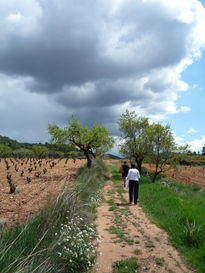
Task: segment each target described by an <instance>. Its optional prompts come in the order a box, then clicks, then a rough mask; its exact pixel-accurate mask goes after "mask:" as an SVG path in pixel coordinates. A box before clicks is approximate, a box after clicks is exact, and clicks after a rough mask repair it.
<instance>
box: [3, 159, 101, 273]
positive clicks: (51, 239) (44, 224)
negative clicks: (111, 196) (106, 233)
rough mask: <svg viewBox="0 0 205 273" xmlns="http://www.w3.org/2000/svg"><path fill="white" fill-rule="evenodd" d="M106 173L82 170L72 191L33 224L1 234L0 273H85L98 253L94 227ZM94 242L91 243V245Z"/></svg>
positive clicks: (95, 167)
mask: <svg viewBox="0 0 205 273" xmlns="http://www.w3.org/2000/svg"><path fill="white" fill-rule="evenodd" d="M105 176H106V169H105V166H104V164H103V163H102V162H100V161H97V160H96V161H95V162H94V164H93V166H92V168H91V169H89V170H88V169H87V168H82V169H80V171H79V175H78V178H77V181H76V184H75V187H74V189H73V190H72V191H71V190H69V189H68V190H67V191H65V192H63V193H61V194H60V195H59V196H58V198H57V199H55V200H53V201H51V202H50V203H49V204H48V205H47V206H46V207H45V208H44V209H43V210H42V211H41V212H40V213H39V214H38V215H37V216H36V217H35V218H34V219H33V220H31V221H29V222H28V223H26V224H24V225H21V226H17V227H16V228H15V229H14V230H6V229H1V230H0V272H4V273H13V272H15V273H20V272H22V273H33V272H38V273H41V272H42V273H45V272H51V273H54V272H55V273H56V272H66V273H73V272H75V273H78V272H79V273H82V272H88V271H89V269H90V268H91V267H92V265H93V263H94V260H95V256H96V252H97V235H96V229H95V226H94V225H93V220H94V218H95V211H96V208H97V206H98V205H99V202H100V199H101V195H102V188H103V185H104V181H105ZM93 242H94V243H93Z"/></svg>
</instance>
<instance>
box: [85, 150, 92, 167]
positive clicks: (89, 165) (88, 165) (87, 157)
mask: <svg viewBox="0 0 205 273" xmlns="http://www.w3.org/2000/svg"><path fill="white" fill-rule="evenodd" d="M83 152H84V155H85V157H86V159H87V167H88V168H90V167H91V165H92V160H91V158H90V155H89V152H88V151H83Z"/></svg>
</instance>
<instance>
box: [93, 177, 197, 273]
mask: <svg viewBox="0 0 205 273" xmlns="http://www.w3.org/2000/svg"><path fill="white" fill-rule="evenodd" d="M121 185H122V183H121ZM97 226H98V234H99V236H100V237H101V242H100V255H99V256H98V257H97V262H96V265H95V269H94V272H98V273H111V272H112V270H113V267H112V265H113V263H114V262H115V261H119V260H122V259H126V258H129V257H136V258H137V261H138V263H139V264H140V269H138V271H137V272H140V273H141V272H142V273H143V272H149V273H165V272H168V273H191V272H193V271H191V270H190V269H189V268H188V267H187V266H186V264H185V262H184V261H183V259H182V258H181V257H180V255H179V253H178V252H177V250H176V249H175V248H174V247H173V246H172V245H171V244H170V243H169V240H168V236H167V233H166V232H165V231H163V230H162V229H160V228H158V227H157V226H156V225H155V224H153V223H151V222H150V220H149V219H148V217H147V216H146V214H145V213H144V212H143V210H142V207H141V206H140V204H138V205H137V206H134V205H130V206H129V205H128V192H125V191H124V189H123V186H121V190H120V187H119V184H116V183H114V182H112V181H111V180H109V181H107V182H106V185H105V187H104V201H103V202H102V204H101V205H100V206H99V208H98V219H97Z"/></svg>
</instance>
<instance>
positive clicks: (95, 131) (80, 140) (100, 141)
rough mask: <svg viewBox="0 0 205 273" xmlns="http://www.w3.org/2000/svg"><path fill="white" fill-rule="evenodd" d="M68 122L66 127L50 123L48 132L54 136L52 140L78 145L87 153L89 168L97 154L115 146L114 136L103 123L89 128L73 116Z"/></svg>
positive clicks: (101, 153)
mask: <svg viewBox="0 0 205 273" xmlns="http://www.w3.org/2000/svg"><path fill="white" fill-rule="evenodd" d="M68 124H69V126H66V127H64V129H61V128H59V126H58V125H56V124H55V123H54V124H53V125H51V124H49V125H48V132H49V134H50V135H51V136H52V138H51V142H55V143H58V144H64V143H69V144H70V145H73V147H77V148H78V149H79V150H80V151H82V152H83V154H84V155H85V157H86V159H87V166H88V168H90V167H91V163H92V159H93V158H96V155H103V154H105V153H106V152H107V151H109V150H110V149H111V148H112V147H113V144H114V140H113V137H111V136H110V135H109V131H108V130H107V129H106V128H105V127H104V126H103V125H102V124H101V123H100V124H99V125H97V124H95V125H94V126H93V127H92V128H91V129H89V128H88V127H87V126H84V127H83V126H82V125H81V124H80V123H79V122H78V120H77V119H76V118H75V117H74V116H72V119H71V120H69V121H68Z"/></svg>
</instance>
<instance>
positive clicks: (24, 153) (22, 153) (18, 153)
mask: <svg viewBox="0 0 205 273" xmlns="http://www.w3.org/2000/svg"><path fill="white" fill-rule="evenodd" d="M12 155H13V157H14V158H31V157H34V153H33V151H32V150H29V149H25V148H20V149H18V150H14V151H13V152H12Z"/></svg>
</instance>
